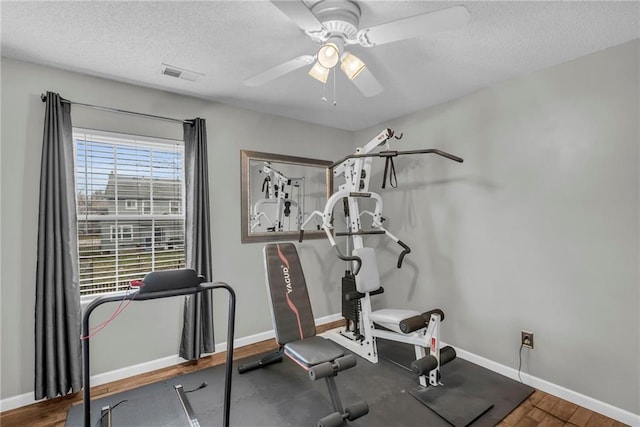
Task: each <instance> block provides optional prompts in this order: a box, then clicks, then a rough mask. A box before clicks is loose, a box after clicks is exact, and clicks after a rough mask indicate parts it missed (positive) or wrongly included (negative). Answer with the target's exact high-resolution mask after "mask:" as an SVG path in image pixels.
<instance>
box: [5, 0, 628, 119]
mask: <svg viewBox="0 0 640 427" xmlns="http://www.w3.org/2000/svg"><path fill="white" fill-rule="evenodd" d="M294 1H295V0H294ZM306 3H307V4H308V5H311V4H312V3H314V1H306ZM358 3H359V5H360V8H361V10H362V16H361V19H360V28H365V27H369V26H373V25H377V24H380V23H383V22H388V21H391V20H395V19H399V18H404V17H407V16H411V15H416V14H419V13H425V12H429V11H434V10H438V9H442V8H446V7H450V6H454V5H464V6H465V7H466V8H467V9H468V10H469V12H470V13H471V20H470V22H469V23H468V24H467V25H465V26H463V27H461V28H457V29H453V30H449V31H445V32H441V33H438V34H435V35H431V36H424V37H420V38H415V39H409V40H403V41H398V42H394V43H389V44H386V45H381V46H376V47H373V48H363V47H360V46H355V47H353V48H352V51H353V52H354V53H355V54H356V55H358V56H359V57H360V58H362V59H363V60H364V61H365V62H366V64H367V66H368V69H369V70H371V72H372V73H374V74H375V76H376V78H377V79H378V80H379V81H380V83H381V84H382V85H383V86H384V89H385V90H384V92H382V93H381V94H380V95H378V96H375V97H371V98H365V97H364V96H362V95H361V94H360V92H358V90H357V89H356V88H355V87H354V86H353V84H352V83H351V82H350V81H348V80H347V79H346V77H344V76H343V75H341V74H338V76H337V78H336V89H335V92H336V95H335V100H336V103H337V104H336V106H333V105H332V103H331V100H332V99H333V92H334V90H333V83H332V82H333V79H330V80H329V83H328V84H327V85H326V87H325V91H326V92H325V95H326V97H327V98H329V102H322V101H321V97H322V96H323V85H322V84H320V83H319V82H317V81H315V80H313V79H312V78H310V77H309V76H308V75H307V68H302V69H299V70H297V71H295V72H292V73H290V74H287V75H285V76H283V77H281V78H279V79H277V80H274V81H272V82H269V83H267V84H265V85H263V86H260V87H247V86H245V85H243V83H242V81H243V80H244V79H245V78H247V77H250V76H252V75H254V74H256V73H259V72H261V71H263V70H265V69H267V68H269V67H272V66H275V65H278V64H280V63H282V62H284V61H287V60H289V59H292V58H295V57H297V56H300V55H304V54H314V53H315V52H316V51H317V48H318V46H317V45H316V44H314V43H313V42H312V41H311V40H310V39H309V38H308V37H307V36H306V35H305V34H304V33H303V32H302V31H301V30H300V29H299V28H298V27H297V26H296V25H295V24H294V23H293V22H292V21H291V20H290V19H289V18H288V17H287V16H286V15H284V14H283V13H282V12H281V11H280V10H279V9H277V8H276V7H275V6H274V5H273V4H272V3H270V2H269V1H265V0H263V1H209V2H206V1H205V2H189V1H183V2H146V1H145V2H143V1H140V2H134V1H121V2H106V1H84V2H77V1H76V2H57V1H45V2H9V1H2V2H1V3H0V8H1V9H0V14H1V19H2V21H1V24H2V32H1V43H2V44H1V48H2V51H1V52H2V56H4V57H9V58H15V59H19V60H24V61H29V62H34V63H39V64H45V65H49V66H53V67H58V68H63V69H67V70H73V71H79V72H82V73H86V74H90V75H96V76H101V77H106V78H109V79H113V80H118V81H124V82H128V83H133V84H137V85H141V86H147V87H152V88H158V89H162V90H166V91H170V92H176V93H181V94H187V95H191V96H195V97H198V98H203V99H207V100H211V101H215V102H221V103H226V104H231V105H235V106H239V107H243V108H247V109H251V110H256V111H261V112H268V113H272V114H277V115H281V116H286V117H291V118H296V119H300V120H304V121H308V122H314V123H320V124H324V125H328V126H332V127H336V128H341V129H349V130H358V129H362V128H365V127H369V126H373V125H378V124H384V122H385V121H387V120H389V119H393V118H396V117H400V116H403V115H406V114H409V113H412V112H415V111H418V110H422V109H424V108H427V107H429V106H432V105H436V104H439V103H442V102H444V101H447V100H450V99H455V98H458V97H461V96H464V95H466V94H469V93H472V92H474V91H477V90H479V89H481V88H484V87H487V86H490V85H492V84H494V83H497V82H500V81H504V80H507V79H511V78H513V77H516V76H519V75H523V74H527V73H531V72H533V71H536V70H539V69H543V68H546V67H549V66H552V65H555V64H559V63H562V62H566V61H569V60H571V59H574V58H577V57H580V56H584V55H587V54H590V53H592V52H595V51H598V50H601V49H604V48H607V47H611V46H615V45H618V44H621V43H624V42H626V41H629V40H632V39H636V38H639V37H640V3H639V2H637V1H633V2H616V1H604V2H580V1H575V2H572V1H565V2H546V1H533V2H515V1H514V2H484V1H469V2H467V1H462V2H431V1H360V2H358ZM162 63H166V64H170V65H173V66H177V67H180V68H184V69H187V70H192V71H196V72H199V73H203V74H204V76H202V77H201V78H200V79H198V81H196V82H190V81H186V80H180V79H176V78H172V77H168V76H165V75H162V74H161V64H162ZM45 89H46V88H43V90H45ZM75 101H79V102H89V103H91V102H95V100H92V99H77V100H75ZM115 107H119V108H126V106H115Z"/></svg>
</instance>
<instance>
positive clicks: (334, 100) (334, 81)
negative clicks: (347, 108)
mask: <svg viewBox="0 0 640 427" xmlns="http://www.w3.org/2000/svg"><path fill="white" fill-rule="evenodd" d="M336 74H338V73H336V70H335V69H334V70H333V106H334V107H335V106H336V105H338V103H337V102H336Z"/></svg>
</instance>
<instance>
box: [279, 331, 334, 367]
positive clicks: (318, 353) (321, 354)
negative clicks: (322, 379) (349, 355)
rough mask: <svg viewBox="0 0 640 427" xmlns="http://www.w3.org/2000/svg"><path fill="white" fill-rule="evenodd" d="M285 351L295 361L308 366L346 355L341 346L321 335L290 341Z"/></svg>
mask: <svg viewBox="0 0 640 427" xmlns="http://www.w3.org/2000/svg"><path fill="white" fill-rule="evenodd" d="M284 352H285V354H286V355H287V356H289V357H290V358H292V359H293V360H294V361H295V362H298V363H300V364H302V365H303V366H304V367H307V368H310V367H312V366H315V365H318V364H320V363H324V362H331V361H333V360H334V359H337V358H338V357H342V356H344V351H343V350H342V349H341V348H340V347H338V346H337V345H336V344H334V343H333V342H331V341H329V340H327V339H325V338H323V337H319V336H313V337H309V338H305V339H303V340H299V341H291V342H288V343H287V344H286V345H285V346H284Z"/></svg>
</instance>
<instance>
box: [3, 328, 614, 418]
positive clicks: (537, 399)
mask: <svg viewBox="0 0 640 427" xmlns="http://www.w3.org/2000/svg"><path fill="white" fill-rule="evenodd" d="M337 326H338V324H337V323H331V324H327V325H322V326H319V327H318V331H319V332H323V331H325V330H328V329H332V328H335V327H337ZM276 348H277V344H276V342H275V340H267V341H262V342H260V343H257V344H252V345H248V346H245V347H240V348H237V349H235V350H234V360H238V359H242V358H244V357H249V356H253V355H256V354H259V353H264V352H267V351H270V350H275V349H276ZM224 360H225V353H216V354H214V355H212V356H208V357H205V358H203V359H200V360H199V361H196V362H185V363H182V364H180V365H177V366H171V367H168V368H164V369H159V370H157V371H153V372H149V373H145V374H141V375H137V376H135V377H132V378H125V379H123V380H119V381H114V382H112V383H108V384H103V385H99V386H96V387H93V388H92V389H91V397H92V398H98V397H102V396H107V395H110V394H113V393H119V392H122V391H125V390H129V389H132V388H135V387H140V386H143V385H147V384H151V383H154V382H157V381H162V380H166V379H169V378H172V377H174V376H177V375H182V374H186V373H189V372H193V371H197V370H200V369H204V368H209V367H211V366H217V365H221V364H223V363H224ZM80 402H82V393H75V394H73V395H70V396H65V397H60V398H57V399H51V400H48V401H44V402H38V403H34V404H32V405H28V406H24V407H22V408H17V409H13V410H10V411H5V412H2V413H0V426H2V427H24V426H29V427H51V426H55V427H64V425H65V420H66V418H67V412H68V410H69V408H70V407H71V405H74V404H78V403H80ZM498 426H499V427H556V426H557V427H563V426H564V427H622V426H625V424H622V423H620V422H618V421H615V420H612V419H611V418H607V417H605V416H604V415H601V414H598V413H596V412H592V411H589V410H587V409H585V408H582V407H579V406H577V405H574V404H573V403H571V402H567V401H566V400H563V399H560V398H558V397H555V396H552V395H550V394H546V393H543V392H541V391H539V390H536V391H535V392H534V393H533V394H532V395H531V396H529V398H528V399H527V400H525V401H524V402H523V403H522V404H521V405H520V406H518V407H517V408H516V409H514V410H513V411H512V412H511V413H510V414H509V415H508V416H507V417H506V418H505V419H504V420H502V421H501V422H500V423H499V424H498Z"/></svg>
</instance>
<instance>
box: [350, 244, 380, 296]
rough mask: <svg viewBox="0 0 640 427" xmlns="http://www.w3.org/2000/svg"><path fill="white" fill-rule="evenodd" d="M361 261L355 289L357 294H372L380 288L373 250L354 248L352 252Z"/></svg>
mask: <svg viewBox="0 0 640 427" xmlns="http://www.w3.org/2000/svg"><path fill="white" fill-rule="evenodd" d="M352 255H353V256H357V257H359V258H360V259H361V260H362V266H361V267H360V271H358V274H356V289H357V290H358V292H362V293H365V292H373V291H375V290H376V289H378V288H379V287H380V275H379V274H378V260H377V259H376V251H375V250H374V249H373V248H355V249H353V252H352Z"/></svg>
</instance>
